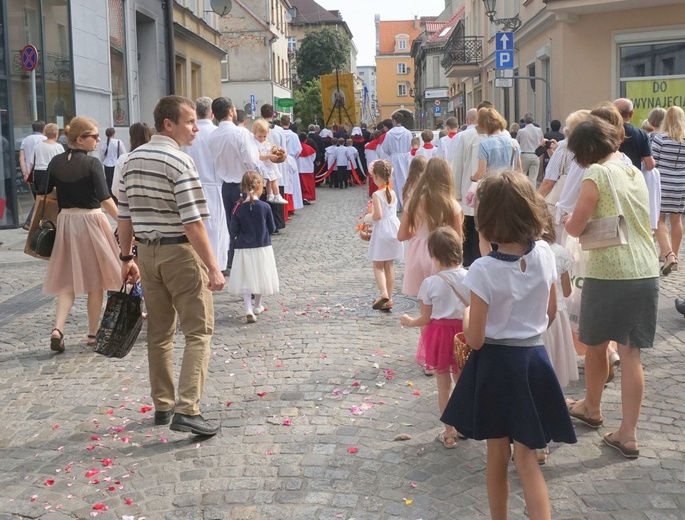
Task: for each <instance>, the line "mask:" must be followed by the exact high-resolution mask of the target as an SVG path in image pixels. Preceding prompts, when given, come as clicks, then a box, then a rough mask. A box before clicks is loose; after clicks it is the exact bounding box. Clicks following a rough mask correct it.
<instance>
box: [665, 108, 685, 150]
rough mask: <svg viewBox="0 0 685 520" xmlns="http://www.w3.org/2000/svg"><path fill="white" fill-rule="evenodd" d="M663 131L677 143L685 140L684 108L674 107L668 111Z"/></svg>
mask: <svg viewBox="0 0 685 520" xmlns="http://www.w3.org/2000/svg"><path fill="white" fill-rule="evenodd" d="M661 131H662V132H663V133H665V134H666V135H667V136H668V137H669V138H670V139H671V141H675V142H676V143H682V142H683V140H685V112H683V109H682V108H680V107H679V106H672V107H671V108H669V109H668V111H667V112H666V117H664V124H663V126H662V127H661Z"/></svg>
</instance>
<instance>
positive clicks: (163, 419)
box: [155, 408, 174, 426]
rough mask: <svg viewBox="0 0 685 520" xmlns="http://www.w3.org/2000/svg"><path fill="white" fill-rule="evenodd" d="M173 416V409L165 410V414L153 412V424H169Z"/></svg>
mask: <svg viewBox="0 0 685 520" xmlns="http://www.w3.org/2000/svg"><path fill="white" fill-rule="evenodd" d="M173 415H174V409H173V408H172V409H171V410H167V411H166V412H161V411H158V410H155V424H156V425H157V426H160V425H162V424H169V422H170V421H171V417H172V416H173Z"/></svg>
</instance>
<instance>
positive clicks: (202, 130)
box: [181, 96, 228, 271]
mask: <svg viewBox="0 0 685 520" xmlns="http://www.w3.org/2000/svg"><path fill="white" fill-rule="evenodd" d="M195 113H196V114H197V127H198V129H199V130H198V132H197V134H196V136H195V140H194V141H193V144H192V145H191V146H184V147H182V148H181V150H183V151H184V152H185V153H187V154H188V155H190V156H191V157H192V158H193V161H195V166H196V167H197V172H198V174H199V176H200V182H201V183H202V189H203V191H204V193H205V198H206V199H207V206H208V208H209V214H210V217H209V218H208V219H207V220H205V221H204V223H205V228H207V236H208V237H209V243H210V245H211V246H212V251H214V256H216V260H217V262H218V263H219V268H220V269H221V270H222V271H225V270H226V266H227V265H228V225H227V223H226V209H225V208H224V202H223V197H222V194H221V189H222V185H223V182H222V181H221V179H220V178H219V177H218V176H217V175H216V171H215V169H214V159H213V158H212V152H210V150H209V137H210V136H211V135H212V133H213V132H214V131H215V130H216V126H215V125H214V123H213V122H212V119H213V118H214V114H213V113H212V98H209V97H207V96H204V97H201V98H199V99H198V100H197V101H195Z"/></svg>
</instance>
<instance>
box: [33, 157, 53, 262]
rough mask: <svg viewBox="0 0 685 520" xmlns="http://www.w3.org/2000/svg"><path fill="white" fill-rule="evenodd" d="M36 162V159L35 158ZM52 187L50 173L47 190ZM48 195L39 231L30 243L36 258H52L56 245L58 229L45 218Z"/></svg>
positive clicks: (46, 184) (34, 233)
mask: <svg viewBox="0 0 685 520" xmlns="http://www.w3.org/2000/svg"><path fill="white" fill-rule="evenodd" d="M34 161H35V158H34ZM31 173H33V167H32V168H31ZM49 185H50V172H49V171H48V178H47V179H46V183H45V189H46V191H47V187H48V186H49ZM47 199H48V195H47V193H46V194H45V196H44V199H43V206H42V208H41V213H40V220H39V222H40V223H39V224H38V229H36V230H35V231H34V232H33V234H32V235H31V240H30V242H29V249H30V250H31V251H33V252H34V253H35V254H36V256H39V257H42V258H50V255H52V248H53V247H54V245H55V236H56V234H57V228H56V227H55V223H54V222H52V221H51V220H44V218H45V207H46V206H47V205H48V200H47Z"/></svg>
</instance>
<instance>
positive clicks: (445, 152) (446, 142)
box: [438, 116, 459, 164]
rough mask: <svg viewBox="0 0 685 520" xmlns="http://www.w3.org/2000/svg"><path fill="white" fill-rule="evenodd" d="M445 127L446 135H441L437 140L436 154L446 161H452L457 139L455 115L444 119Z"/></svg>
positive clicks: (457, 123)
mask: <svg viewBox="0 0 685 520" xmlns="http://www.w3.org/2000/svg"><path fill="white" fill-rule="evenodd" d="M445 128H446V130H447V135H446V136H445V137H441V138H440V140H439V141H438V156H440V157H444V158H445V159H446V160H447V162H448V163H450V164H451V163H452V159H453V158H454V152H455V151H456V149H457V140H458V139H459V134H458V130H459V121H457V118H456V117H453V116H452V117H448V118H447V121H445Z"/></svg>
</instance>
